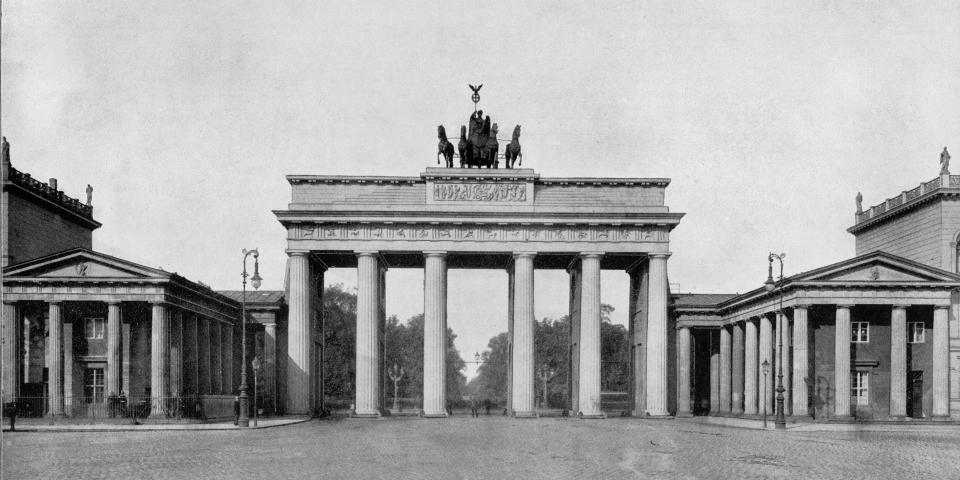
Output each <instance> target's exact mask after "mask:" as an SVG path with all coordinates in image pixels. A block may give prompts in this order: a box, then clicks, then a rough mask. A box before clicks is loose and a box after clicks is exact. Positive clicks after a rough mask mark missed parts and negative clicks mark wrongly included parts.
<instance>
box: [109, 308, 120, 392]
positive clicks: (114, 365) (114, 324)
mask: <svg viewBox="0 0 960 480" xmlns="http://www.w3.org/2000/svg"><path fill="white" fill-rule="evenodd" d="M120 316H121V310H120V302H109V303H107V378H106V380H107V382H106V383H107V395H120V390H121V388H120Z"/></svg>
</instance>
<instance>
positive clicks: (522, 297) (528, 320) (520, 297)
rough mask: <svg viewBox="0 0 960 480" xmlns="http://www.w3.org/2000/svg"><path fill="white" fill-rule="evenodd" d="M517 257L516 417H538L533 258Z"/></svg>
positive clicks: (514, 358) (514, 321)
mask: <svg viewBox="0 0 960 480" xmlns="http://www.w3.org/2000/svg"><path fill="white" fill-rule="evenodd" d="M535 255H536V254H535V253H530V252H519V253H514V254H513V271H514V277H513V280H514V285H513V287H514V299H513V392H512V393H513V415H514V416H515V417H535V416H536V415H537V411H536V408H535V407H534V398H533V322H534V319H533V258H534V256H535Z"/></svg>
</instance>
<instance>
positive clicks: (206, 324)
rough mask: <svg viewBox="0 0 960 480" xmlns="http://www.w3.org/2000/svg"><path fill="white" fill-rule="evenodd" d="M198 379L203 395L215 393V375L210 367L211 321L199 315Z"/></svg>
mask: <svg viewBox="0 0 960 480" xmlns="http://www.w3.org/2000/svg"><path fill="white" fill-rule="evenodd" d="M196 321H197V331H198V332H197V357H198V361H197V374H198V375H197V378H198V383H199V388H200V389H199V390H198V391H199V392H200V394H201V395H210V394H211V393H213V375H211V366H210V320H209V319H208V318H207V317H203V316H200V315H197V319H196Z"/></svg>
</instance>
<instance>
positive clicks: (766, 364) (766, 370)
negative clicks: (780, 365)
mask: <svg viewBox="0 0 960 480" xmlns="http://www.w3.org/2000/svg"><path fill="white" fill-rule="evenodd" d="M760 366H761V367H763V428H767V374H768V373H770V362H768V361H766V360H764V361H763V363H762V364H761V365H760Z"/></svg>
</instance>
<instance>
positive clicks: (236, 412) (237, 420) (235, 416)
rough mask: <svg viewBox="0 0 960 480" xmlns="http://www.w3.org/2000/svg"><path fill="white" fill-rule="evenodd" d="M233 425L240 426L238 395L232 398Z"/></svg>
mask: <svg viewBox="0 0 960 480" xmlns="http://www.w3.org/2000/svg"><path fill="white" fill-rule="evenodd" d="M233 424H234V425H240V395H236V396H234V397H233Z"/></svg>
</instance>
